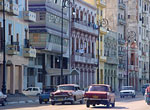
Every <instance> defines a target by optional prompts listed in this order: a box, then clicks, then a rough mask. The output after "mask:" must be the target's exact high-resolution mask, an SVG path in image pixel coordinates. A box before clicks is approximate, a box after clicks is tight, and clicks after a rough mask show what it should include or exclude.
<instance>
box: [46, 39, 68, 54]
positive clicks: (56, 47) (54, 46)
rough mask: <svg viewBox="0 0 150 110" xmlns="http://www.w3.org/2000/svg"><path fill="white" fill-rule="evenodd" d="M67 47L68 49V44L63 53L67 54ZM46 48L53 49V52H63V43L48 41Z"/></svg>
mask: <svg viewBox="0 0 150 110" xmlns="http://www.w3.org/2000/svg"><path fill="white" fill-rule="evenodd" d="M67 49H68V47H67V46H63V54H65V53H66V52H67ZM46 50H48V51H51V52H56V53H61V45H60V44H56V43H52V42H48V43H47V44H46Z"/></svg>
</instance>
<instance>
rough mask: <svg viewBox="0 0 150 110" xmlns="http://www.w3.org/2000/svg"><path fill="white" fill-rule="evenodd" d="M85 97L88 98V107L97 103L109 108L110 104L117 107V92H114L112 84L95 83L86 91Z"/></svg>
mask: <svg viewBox="0 0 150 110" xmlns="http://www.w3.org/2000/svg"><path fill="white" fill-rule="evenodd" d="M84 98H85V100H86V106H87V107H90V105H93V106H95V105H96V104H97V105H99V104H103V105H106V106H107V107H108V108H109V107H110V105H112V107H115V94H114V93H113V91H112V89H111V86H110V85H105V84H93V85H91V86H90V87H89V89H88V91H87V92H86V93H85V95H84Z"/></svg>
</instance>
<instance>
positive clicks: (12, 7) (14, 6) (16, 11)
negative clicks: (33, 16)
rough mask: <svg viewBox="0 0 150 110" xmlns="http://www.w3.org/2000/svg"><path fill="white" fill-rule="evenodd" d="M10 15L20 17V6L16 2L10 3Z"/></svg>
mask: <svg viewBox="0 0 150 110" xmlns="http://www.w3.org/2000/svg"><path fill="white" fill-rule="evenodd" d="M10 14H11V15H13V16H18V15H19V6H18V4H16V3H14V2H10Z"/></svg>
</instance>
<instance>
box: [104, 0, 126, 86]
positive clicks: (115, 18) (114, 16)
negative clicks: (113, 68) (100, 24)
mask: <svg viewBox="0 0 150 110" xmlns="http://www.w3.org/2000/svg"><path fill="white" fill-rule="evenodd" d="M125 10H126V6H125V4H124V2H123V0H106V9H105V14H106V15H105V16H106V18H107V19H108V21H109V27H110V29H111V30H112V31H114V32H117V36H118V59H119V64H118V72H117V73H118V74H117V76H118V81H117V82H118V84H119V85H118V87H117V88H119V89H120V88H121V87H122V86H123V85H127V72H126V59H127V57H126V56H127V55H126V48H125V37H126V36H125V26H126V20H125V15H126V14H125Z"/></svg>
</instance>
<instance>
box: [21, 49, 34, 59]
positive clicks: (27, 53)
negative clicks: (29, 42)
mask: <svg viewBox="0 0 150 110" xmlns="http://www.w3.org/2000/svg"><path fill="white" fill-rule="evenodd" d="M23 56H24V57H32V58H35V57H36V49H33V48H24V49H23Z"/></svg>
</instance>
